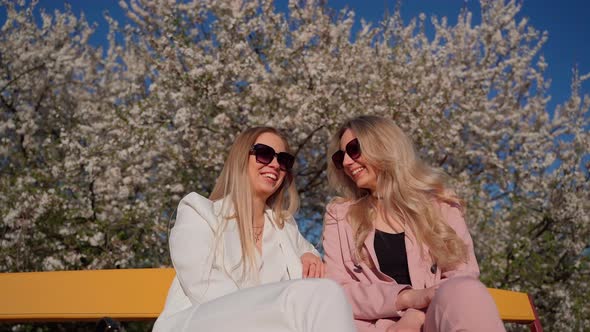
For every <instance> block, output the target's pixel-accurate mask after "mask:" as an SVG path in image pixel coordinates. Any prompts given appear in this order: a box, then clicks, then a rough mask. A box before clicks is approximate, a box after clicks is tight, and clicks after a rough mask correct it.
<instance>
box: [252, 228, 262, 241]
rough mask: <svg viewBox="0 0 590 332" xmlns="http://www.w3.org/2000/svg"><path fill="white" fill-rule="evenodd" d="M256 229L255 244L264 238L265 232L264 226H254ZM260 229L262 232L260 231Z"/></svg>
mask: <svg viewBox="0 0 590 332" xmlns="http://www.w3.org/2000/svg"><path fill="white" fill-rule="evenodd" d="M252 228H253V229H254V243H258V242H259V241H260V239H261V238H262V233H263V232H264V225H262V226H252ZM258 229H259V230H260V231H258Z"/></svg>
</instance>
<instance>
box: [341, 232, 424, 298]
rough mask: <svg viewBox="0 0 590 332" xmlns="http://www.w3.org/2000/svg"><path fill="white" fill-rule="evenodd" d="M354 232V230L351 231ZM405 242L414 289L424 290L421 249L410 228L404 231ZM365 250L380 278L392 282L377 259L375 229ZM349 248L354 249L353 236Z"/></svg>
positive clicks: (369, 236)
mask: <svg viewBox="0 0 590 332" xmlns="http://www.w3.org/2000/svg"><path fill="white" fill-rule="evenodd" d="M351 231H352V229H351ZM404 234H405V236H404V242H405V245H406V256H407V259H408V271H409V272H410V280H411V281H412V286H413V287H414V288H417V289H420V288H424V272H423V271H422V265H423V261H422V258H421V255H420V247H419V246H418V245H417V241H416V237H415V236H414V233H413V232H412V230H410V229H409V228H408V227H405V229H404ZM364 245H365V249H366V250H367V252H368V253H369V257H370V259H371V260H372V262H373V265H374V266H375V267H376V268H377V271H378V276H379V278H380V279H382V280H392V279H391V277H389V276H388V275H386V274H385V273H382V272H381V270H380V267H379V260H378V259H377V253H376V252H375V229H374V228H373V229H371V231H370V232H369V234H368V235H367V238H366V239H365V242H364ZM349 246H350V248H354V242H353V241H352V234H350V236H349Z"/></svg>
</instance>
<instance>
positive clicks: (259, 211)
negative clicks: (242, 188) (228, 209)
mask: <svg viewBox="0 0 590 332" xmlns="http://www.w3.org/2000/svg"><path fill="white" fill-rule="evenodd" d="M265 208H266V200H265V199H262V198H260V197H254V198H253V200H252V213H253V214H254V225H253V226H262V224H264V210H265ZM258 223H260V224H258Z"/></svg>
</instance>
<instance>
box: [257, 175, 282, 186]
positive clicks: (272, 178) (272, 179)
mask: <svg viewBox="0 0 590 332" xmlns="http://www.w3.org/2000/svg"><path fill="white" fill-rule="evenodd" d="M260 175H261V176H262V177H263V178H264V179H265V180H266V181H268V182H270V183H272V184H274V183H276V182H277V180H278V179H279V175H278V174H276V173H272V172H264V173H260Z"/></svg>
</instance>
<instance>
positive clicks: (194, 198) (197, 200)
mask: <svg viewBox="0 0 590 332" xmlns="http://www.w3.org/2000/svg"><path fill="white" fill-rule="evenodd" d="M179 205H188V206H191V207H199V206H204V207H212V206H213V202H212V201H211V200H209V199H208V198H206V197H204V196H201V195H199V194H197V193H196V192H191V193H189V194H187V195H186V196H184V197H183V198H182V199H181V200H180V203H179Z"/></svg>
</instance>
